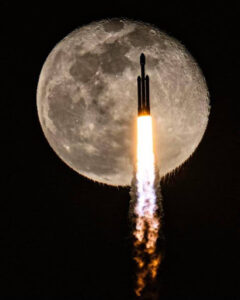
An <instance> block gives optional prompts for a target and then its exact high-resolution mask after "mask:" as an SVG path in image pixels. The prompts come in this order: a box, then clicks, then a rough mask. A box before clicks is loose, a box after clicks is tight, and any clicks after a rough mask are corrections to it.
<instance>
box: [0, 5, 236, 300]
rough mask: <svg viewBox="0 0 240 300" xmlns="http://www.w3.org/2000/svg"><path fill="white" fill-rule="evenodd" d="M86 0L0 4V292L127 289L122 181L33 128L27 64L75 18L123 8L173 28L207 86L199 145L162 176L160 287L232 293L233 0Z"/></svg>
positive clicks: (97, 293) (31, 75)
mask: <svg viewBox="0 0 240 300" xmlns="http://www.w3.org/2000/svg"><path fill="white" fill-rule="evenodd" d="M20 2H21V1H20ZM89 2H91V3H89V4H87V2H86V3H85V4H82V3H83V2H81V1H76V2H75V4H71V3H70V2H69V1H66V2H65V1H64V4H60V1H59V3H58V4H57V5H53V4H52V6H50V4H49V3H50V2H49V3H48V4H44V3H43V2H39V4H36V3H34V1H32V4H30V5H26V4H25V5H23V4H22V3H19V4H18V5H17V6H16V5H15V4H13V2H11V1H1V4H0V11H1V31H2V34H1V58H0V60H1V68H2V74H4V78H3V80H2V85H1V88H2V90H3V92H2V91H1V95H2V96H1V101H2V108H3V109H2V116H1V119H2V120H3V122H4V125H3V127H2V130H1V133H2V135H3V137H2V138H1V141H2V144H1V146H2V148H4V150H7V154H6V155H4V156H3V155H2V166H3V165H6V168H4V169H2V174H4V180H3V181H2V183H3V189H4V190H6V193H5V195H4V193H3V191H2V197H1V212H3V218H2V220H3V225H2V227H1V229H0V230H1V234H3V239H2V238H1V249H3V250H4V254H3V255H2V259H3V261H2V263H1V267H0V270H1V271H0V273H1V277H2V278H1V280H0V282H1V285H2V286H1V288H0V296H6V295H8V296H16V298H17V299H20V298H21V297H23V296H31V299H35V297H36V296H41V297H45V298H46V297H49V298H54V297H57V298H61V297H62V298H63V297H66V299H70V297H73V296H76V299H80V300H98V299H103V300H108V299H109V300H110V299H111V300H118V299H119V300H120V299H121V300H123V299H124V300H125V299H126V300H127V299H133V294H132V290H133V278H134V269H133V263H132V256H131V239H130V226H129V220H128V207H129V189H127V188H119V189H116V188H113V187H108V186H104V185H99V184H97V183H94V182H91V181H89V180H87V179H85V178H83V177H81V176H80V175H78V174H77V173H75V172H74V171H72V170H71V169H70V168H68V167H67V166H66V165H65V164H64V163H63V162H62V161H61V160H60V159H59V158H58V157H57V156H56V154H55V153H54V152H53V150H52V149H51V148H50V146H49V145H48V142H47V141H46V139H45V138H44V136H43V133H42V130H41V127H40V124H39V122H38V117H37V111H36V88H37V83H38V76H39V74H40V71H41V67H42V64H43V63H44V60H45V59H46V57H47V55H48V54H49V52H50V51H51V50H52V48H53V47H54V46H55V44H56V43H57V42H59V41H60V40H61V39H62V38H63V37H64V36H66V35H67V34H68V33H69V32H71V31H72V30H74V29H75V28H76V27H78V26H81V25H83V24H87V23H89V22H91V21H94V20H98V19H102V18H106V17H121V16H122V17H128V18H132V19H137V20H142V21H146V22H150V23H152V24H154V25H156V26H158V27H159V28H160V29H162V30H165V31H166V32H167V33H169V34H170V35H172V36H174V37H176V38H177V39H178V40H180V41H181V42H182V43H183V44H184V45H185V46H186V47H187V49H188V50H189V51H190V52H191V54H192V55H193V57H194V58H195V59H196V60H197V62H198V63H199V65H200V67H201V68H202V70H203V73H204V75H205V77H206V80H207V84H208V87H209V92H210V96H211V106H212V108H211V114H210V121H209V125H208V128H207V131H206V133H205V135H204V138H203V140H202V142H201V144H200V146H199V147H198V149H197V151H196V152H195V154H194V155H193V157H192V158H191V159H190V160H189V161H188V162H187V163H186V164H185V165H184V166H183V167H182V168H181V169H180V170H179V171H178V172H177V173H176V174H175V175H173V176H171V177H168V178H167V179H165V180H164V181H163V182H162V192H163V197H164V211H165V228H164V231H165V236H166V257H165V261H164V263H163V265H162V273H161V276H160V277H159V280H158V285H159V287H160V288H161V289H160V295H161V297H160V298H159V299H170V298H168V297H172V298H171V299H197V298H198V297H199V299H200V297H201V296H204V297H205V298H206V297H209V298H210V299H212V298H216V299H220V298H221V297H223V296H225V297H226V299H233V297H234V296H236V297H237V298H234V299H240V279H239V278H240V277H239V272H240V197H239V196H240V189H239V183H238V180H239V179H240V178H239V167H240V165H239V154H240V151H239V150H240V136H239V133H240V121H239V114H240V105H239V102H240V97H239V93H238V91H239V80H240V76H239V68H240V65H239V52H240V49H239V45H238V42H239V32H237V28H238V25H239V12H238V10H237V7H236V6H234V5H232V4H231V5H230V2H228V1H225V4H224V5H223V4H220V3H217V4H216V5H215V6H214V7H213V6H212V7H210V6H204V3H202V2H201V3H200V2H199V3H198V4H196V3H195V4H194V3H193V4H192V5H191V6H188V5H184V3H183V2H182V1H179V2H177V3H179V4H178V5H176V4H174V3H172V2H171V3H170V4H166V3H165V2H162V3H161V1H156V2H154V1H150V0H148V1H146V3H145V4H144V5H139V4H137V3H139V2H138V1H132V2H131V4H127V3H126V2H118V3H115V4H114V3H113V1H112V2H111V3H110V2H109V3H106V2H101V1H98V4H97V5H95V4H94V2H92V1H89ZM193 2H194V1H193ZM3 195H4V196H3ZM181 297H183V298H181ZM202 299H203V298H202Z"/></svg>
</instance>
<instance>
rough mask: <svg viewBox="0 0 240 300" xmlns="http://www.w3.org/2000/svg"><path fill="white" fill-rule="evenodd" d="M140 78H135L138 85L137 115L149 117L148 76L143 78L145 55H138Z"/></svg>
mask: <svg viewBox="0 0 240 300" xmlns="http://www.w3.org/2000/svg"><path fill="white" fill-rule="evenodd" d="M140 65H141V76H138V78H137V84H138V115H139V116H141V115H150V99H149V76H148V75H146V76H145V55H144V54H143V53H142V54H141V55H140Z"/></svg>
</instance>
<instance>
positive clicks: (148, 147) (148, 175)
mask: <svg viewBox="0 0 240 300" xmlns="http://www.w3.org/2000/svg"><path fill="white" fill-rule="evenodd" d="M136 167H137V168H136V184H137V202H136V205H135V207H134V213H135V215H136V228H135V231H134V233H133V234H134V236H135V239H136V240H135V244H134V246H135V249H136V257H135V261H136V263H137V266H138V269H139V271H138V278H137V287H136V290H135V292H136V294H137V295H138V296H140V295H141V292H142V290H143V289H144V287H145V285H146V278H147V277H150V278H151V279H154V278H155V277H156V275H157V269H158V266H159V264H160V262H161V256H160V255H159V254H157V253H156V242H157V238H158V232H159V228H160V220H159V218H158V215H157V209H158V206H157V195H156V190H155V158H154V150H153V130H152V117H151V116H150V115H145V116H139V117H138V119H137V166H136Z"/></svg>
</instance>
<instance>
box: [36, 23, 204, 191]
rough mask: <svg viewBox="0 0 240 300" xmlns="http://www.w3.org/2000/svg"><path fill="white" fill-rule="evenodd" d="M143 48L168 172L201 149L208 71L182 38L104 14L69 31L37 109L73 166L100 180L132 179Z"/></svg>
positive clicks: (49, 66) (47, 69)
mask: <svg viewBox="0 0 240 300" xmlns="http://www.w3.org/2000/svg"><path fill="white" fill-rule="evenodd" d="M142 52H143V53H144V54H145V56H146V73H147V74H148V75H149V77H150V105H151V115H152V117H153V120H154V139H155V149H156V155H157V164H158V167H159V172H160V176H164V175H166V174H168V173H170V172H171V171H173V170H174V169H176V168H177V167H179V166H180V165H181V164H182V163H183V162H185V161H186V160H187V159H188V158H189V156H191V154H192V153H193V152H194V150H195V149H196V147H197V146H198V144H199V142H200V141H201V139H202V137H203V134H204V131H205V129H206V126H207V122H208V115H209V108H210V106H209V97H208V89H207V86H206V82H205V79H204V76H203V74H202V72H201V70H200V68H199V67H198V65H197V63H196V61H195V60H194V59H193V57H192V56H191V55H190V53H189V52H188V51H187V50H186V49H185V47H184V46H183V45H182V44H181V43H180V42H178V41H177V40H176V39H175V38H172V37H170V36H168V35H167V34H166V33H164V32H162V31H160V30H159V29H158V28H156V27H154V26H152V25H150V24H146V23H141V22H137V21H131V20H125V19H110V20H102V21H98V22H93V23H91V24H89V25H86V26H83V27H81V28H78V29H76V30H75V31H73V32H72V33H70V34H69V35H68V36H66V37H65V38H64V39H63V40H62V41H60V42H59V43H58V44H57V45H56V46H55V47H54V49H53V50H52V51H51V53H50V54H49V56H48V57H47V59H46V61H45V63H44V65H43V68H42V71H41V74H40V78H39V82H38V88H37V109H38V116H39V120H40V123H41V126H42V129H43V132H44V135H45V137H46V138H47V140H48V142H49V144H50V146H51V147H52V148H53V150H54V151H55V152H56V153H57V155H58V156H59V157H60V158H61V159H62V160H63V161H64V162H65V163H66V164H67V165H68V166H70V167H71V168H72V169H74V170H75V171H77V172H78V173H79V174H81V175H83V176H86V177H88V178H90V179H92V180H94V181H98V182H101V183H105V184H108V185H116V186H117V185H121V186H126V185H130V184H131V180H132V177H133V160H134V149H135V147H136V145H135V139H134V123H135V120H136V116H137V76H138V75H139V74H140V65H139V56H140V54H141V53H142Z"/></svg>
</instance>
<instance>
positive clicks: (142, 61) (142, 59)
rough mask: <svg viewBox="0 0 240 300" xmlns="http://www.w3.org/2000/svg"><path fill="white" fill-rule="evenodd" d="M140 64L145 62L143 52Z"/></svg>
mask: <svg viewBox="0 0 240 300" xmlns="http://www.w3.org/2000/svg"><path fill="white" fill-rule="evenodd" d="M140 64H141V65H144V64H145V55H144V54H143V53H142V54H141V55H140Z"/></svg>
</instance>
